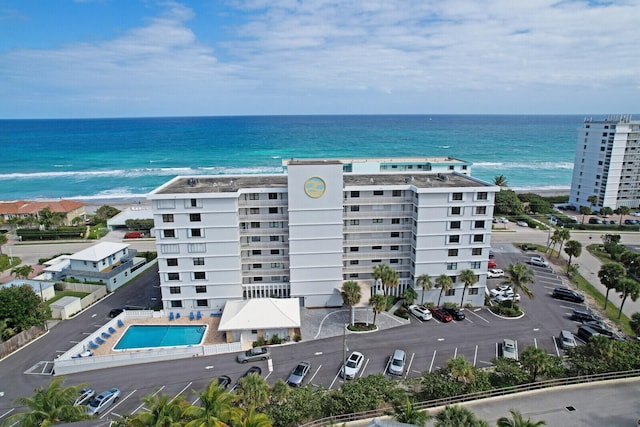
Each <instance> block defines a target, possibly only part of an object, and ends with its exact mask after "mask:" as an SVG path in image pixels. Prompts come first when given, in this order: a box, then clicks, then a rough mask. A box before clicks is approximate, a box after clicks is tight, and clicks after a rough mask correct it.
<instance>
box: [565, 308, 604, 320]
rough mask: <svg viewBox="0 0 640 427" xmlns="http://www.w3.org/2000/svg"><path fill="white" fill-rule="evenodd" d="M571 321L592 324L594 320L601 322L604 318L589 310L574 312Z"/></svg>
mask: <svg viewBox="0 0 640 427" xmlns="http://www.w3.org/2000/svg"><path fill="white" fill-rule="evenodd" d="M571 320H575V321H576V322H591V321H594V320H595V321H601V320H602V318H601V317H600V316H598V315H597V314H595V313H592V312H591V311H588V310H573V313H571Z"/></svg>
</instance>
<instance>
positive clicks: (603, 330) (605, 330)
mask: <svg viewBox="0 0 640 427" xmlns="http://www.w3.org/2000/svg"><path fill="white" fill-rule="evenodd" d="M584 325H586V326H588V327H590V328H591V329H593V330H594V331H596V332H597V333H599V334H602V335H605V336H607V337H610V338H611V337H613V336H614V335H615V334H616V333H615V332H614V331H613V329H611V328H610V327H608V326H607V325H606V324H605V323H604V322H599V321H591V322H584Z"/></svg>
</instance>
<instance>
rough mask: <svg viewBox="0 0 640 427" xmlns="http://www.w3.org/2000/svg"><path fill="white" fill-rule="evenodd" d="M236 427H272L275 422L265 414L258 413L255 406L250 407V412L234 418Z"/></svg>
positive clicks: (243, 412)
mask: <svg viewBox="0 0 640 427" xmlns="http://www.w3.org/2000/svg"><path fill="white" fill-rule="evenodd" d="M233 421H234V423H233V426H234V427H236V426H237V427H272V426H273V422H272V421H271V419H270V418H269V417H268V416H267V415H266V414H263V413H260V412H256V411H255V408H254V407H253V406H250V407H249V409H248V410H246V411H241V412H240V413H239V414H238V415H236V416H234V418H233Z"/></svg>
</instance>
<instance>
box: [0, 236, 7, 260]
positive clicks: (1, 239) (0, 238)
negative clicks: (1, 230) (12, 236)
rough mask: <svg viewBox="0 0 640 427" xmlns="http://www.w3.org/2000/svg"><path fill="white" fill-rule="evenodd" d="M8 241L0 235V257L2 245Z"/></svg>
mask: <svg viewBox="0 0 640 427" xmlns="http://www.w3.org/2000/svg"><path fill="white" fill-rule="evenodd" d="M8 241H9V240H8V239H7V236H6V234H0V255H2V245H6V244H7V242H8Z"/></svg>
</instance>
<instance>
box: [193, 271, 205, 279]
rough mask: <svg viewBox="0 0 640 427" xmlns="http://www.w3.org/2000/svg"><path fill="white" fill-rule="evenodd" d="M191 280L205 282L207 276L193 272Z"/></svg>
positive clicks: (201, 272) (202, 272)
mask: <svg viewBox="0 0 640 427" xmlns="http://www.w3.org/2000/svg"><path fill="white" fill-rule="evenodd" d="M193 279H194V280H206V279H207V274H206V273H205V272H204V271H195V272H194V273H193Z"/></svg>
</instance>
